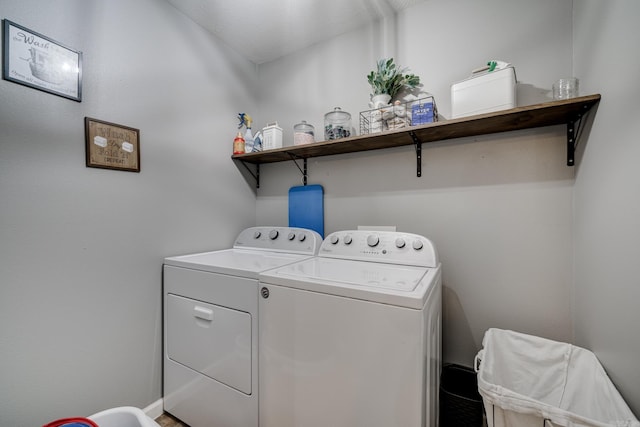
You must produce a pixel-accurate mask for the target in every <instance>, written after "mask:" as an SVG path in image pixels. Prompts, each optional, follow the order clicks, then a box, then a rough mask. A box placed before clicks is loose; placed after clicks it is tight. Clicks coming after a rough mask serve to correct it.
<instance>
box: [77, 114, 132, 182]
mask: <svg viewBox="0 0 640 427" xmlns="http://www.w3.org/2000/svg"><path fill="white" fill-rule="evenodd" d="M84 129H85V146H86V156H87V167H92V168H103V169H116V170H123V171H130V172H140V131H139V130H138V129H134V128H130V127H128V126H122V125H117V124H115V123H109V122H105V121H102V120H97V119H92V118H90V117H85V118H84Z"/></svg>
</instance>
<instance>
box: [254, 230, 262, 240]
mask: <svg viewBox="0 0 640 427" xmlns="http://www.w3.org/2000/svg"><path fill="white" fill-rule="evenodd" d="M260 236H262V233H261V232H259V231H256V232H255V233H253V238H254V239H259V238H260Z"/></svg>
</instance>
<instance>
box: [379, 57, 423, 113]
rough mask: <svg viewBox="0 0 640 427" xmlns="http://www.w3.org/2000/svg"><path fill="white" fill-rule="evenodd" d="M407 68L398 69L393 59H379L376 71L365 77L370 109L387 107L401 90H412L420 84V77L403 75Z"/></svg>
mask: <svg viewBox="0 0 640 427" xmlns="http://www.w3.org/2000/svg"><path fill="white" fill-rule="evenodd" d="M406 71H407V68H398V67H397V66H396V64H394V62H393V58H389V59H380V60H379V61H378V64H377V67H376V70H374V71H371V72H370V73H369V74H368V75H367V81H368V82H369V84H370V85H371V90H372V93H371V103H370V105H371V108H378V107H381V106H384V105H388V104H389V103H390V102H391V100H392V99H393V98H394V97H395V96H396V95H397V94H398V92H400V90H401V89H404V88H409V89H413V88H415V87H416V86H418V85H419V84H420V77H418V76H416V75H415V74H405V72H406Z"/></svg>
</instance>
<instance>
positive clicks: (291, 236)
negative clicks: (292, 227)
mask: <svg viewBox="0 0 640 427" xmlns="http://www.w3.org/2000/svg"><path fill="white" fill-rule="evenodd" d="M295 238H296V233H294V232H293V231H292V232H290V233H289V235H288V236H287V239H289V240H293V239H295Z"/></svg>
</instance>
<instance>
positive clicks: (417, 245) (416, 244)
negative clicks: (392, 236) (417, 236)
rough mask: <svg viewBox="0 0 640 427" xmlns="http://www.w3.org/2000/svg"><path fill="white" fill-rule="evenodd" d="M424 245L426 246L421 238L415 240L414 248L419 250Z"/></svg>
mask: <svg viewBox="0 0 640 427" xmlns="http://www.w3.org/2000/svg"><path fill="white" fill-rule="evenodd" d="M423 247H424V245H423V244H422V242H421V241H420V240H414V241H413V249H415V250H416V251H419V250H420V249H422V248H423Z"/></svg>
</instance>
